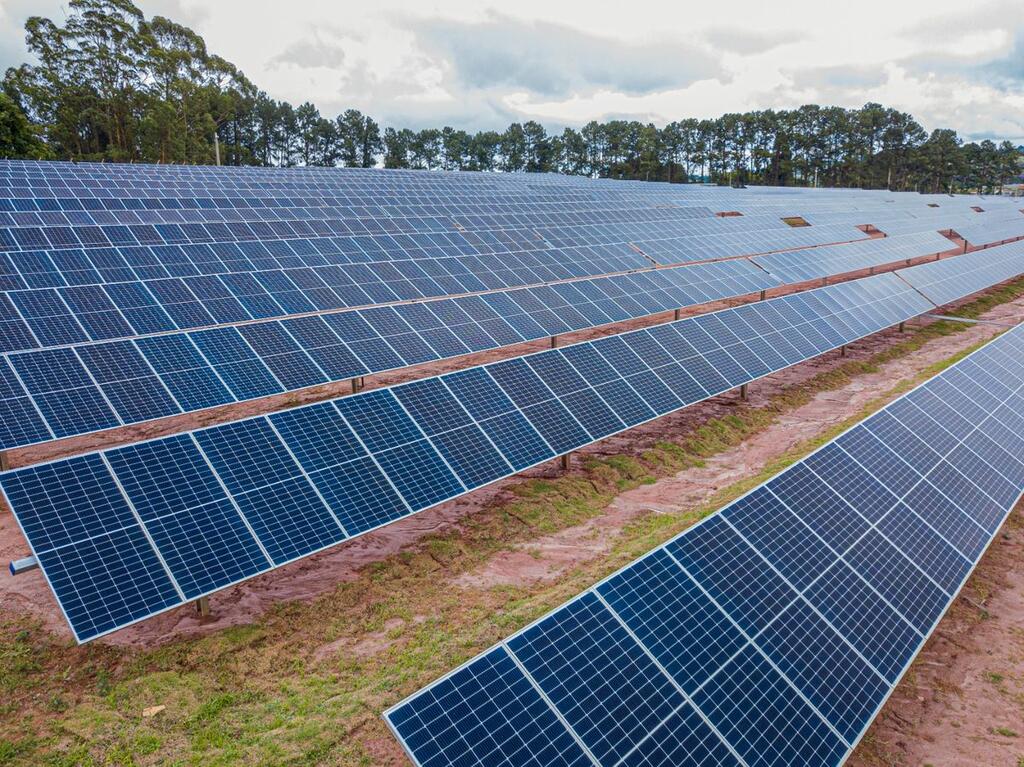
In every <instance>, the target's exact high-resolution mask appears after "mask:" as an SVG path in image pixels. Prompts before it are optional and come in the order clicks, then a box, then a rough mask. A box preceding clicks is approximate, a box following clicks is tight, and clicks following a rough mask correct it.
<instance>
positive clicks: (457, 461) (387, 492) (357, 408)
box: [0, 274, 931, 640]
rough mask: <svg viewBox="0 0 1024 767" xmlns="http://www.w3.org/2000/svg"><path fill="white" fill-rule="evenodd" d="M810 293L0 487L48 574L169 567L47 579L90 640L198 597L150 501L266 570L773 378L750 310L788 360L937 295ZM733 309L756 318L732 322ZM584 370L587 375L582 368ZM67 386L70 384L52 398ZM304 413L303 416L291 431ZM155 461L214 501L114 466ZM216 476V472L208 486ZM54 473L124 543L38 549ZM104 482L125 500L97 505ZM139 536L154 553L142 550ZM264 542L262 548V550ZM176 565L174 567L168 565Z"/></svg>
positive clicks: (898, 290) (69, 465) (865, 290)
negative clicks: (122, 513)
mask: <svg viewBox="0 0 1024 767" xmlns="http://www.w3.org/2000/svg"><path fill="white" fill-rule="evenodd" d="M812 294H813V295H822V296H828V297H829V299H830V307H826V305H825V303H824V302H821V301H817V302H815V303H814V304H813V305H812V304H808V303H807V299H806V297H804V296H801V295H793V296H786V297H782V298H778V299H772V300H769V301H763V302H759V303H757V304H751V305H748V306H744V307H739V308H738V309H730V310H724V311H721V312H717V313H714V314H709V315H703V316H699V317H693V318H689V319H685V320H680V321H678V322H675V323H671V324H668V325H664V326H661V327H659V328H655V329H651V330H646V329H645V330H639V331H634V332H631V333H626V334H623V335H620V336H613V337H609V338H605V339H601V340H598V341H595V342H592V343H587V344H581V345H579V346H577V347H571V348H568V349H565V350H562V349H553V350H549V351H546V352H541V353H538V354H534V355H530V356H527V357H524V358H515V359H510V360H505V361H502V362H496V363H493V364H490V365H485V366H482V367H479V368H471V369H469V370H466V371H461V372H457V373H451V374H446V375H442V376H438V377H435V378H429V379H424V380H421V381H415V382H412V383H409V384H403V385H400V386H396V387H392V388H390V389H381V390H376V391H371V392H366V393H364V394H359V395H354V396H351V397H345V398H342V399H339V400H336V401H329V402H323V403H319V404H316V405H311V406H307V407H304V408H299V409H295V410H291V411H287V412H283V413H276V414H273V415H270V416H264V417H257V418H250V419H246V420H242V421H237V422H233V423H229V424H225V425H222V426H215V427H211V428H207V429H201V430H199V431H195V432H191V433H190V434H188V435H182V436H178V437H173V438H168V439H159V440H154V441H150V442H143V443H139V444H138V445H133V446H131V447H129V448H114V449H111V450H107V451H103V452H102V453H98V454H90V455H89V456H87V457H79V458H70V459H65V460H62V461H59V462H56V463H54V464H43V465H41V466H36V467H29V468H26V469H19V470H16V471H12V472H8V473H5V474H3V475H0V486H2V487H3V489H4V492H5V493H6V495H7V497H8V500H9V501H10V504H11V507H12V509H13V510H14V513H15V515H16V516H17V517H18V518H19V520H21V522H22V524H23V526H24V529H25V531H26V535H27V536H28V538H29V542H30V544H32V545H33V547H36V548H35V552H36V554H37V555H38V556H39V558H40V562H41V563H42V567H43V569H44V572H48V568H59V567H62V565H60V564H58V563H57V562H56V560H58V559H61V558H62V557H65V556H66V555H67V556H70V555H71V554H72V552H73V553H74V555H75V556H84V555H85V552H84V550H83V549H82V547H83V546H86V545H87V546H88V551H89V555H90V556H94V557H118V558H123V557H128V558H131V559H133V560H139V561H149V560H148V559H147V557H149V555H150V554H151V553H154V552H155V553H156V554H155V555H157V554H158V560H159V561H161V562H163V563H165V564H166V568H165V570H164V572H163V577H162V579H157V580H159V588H154V590H152V591H150V592H146V594H147V595H148V596H147V598H145V599H141V598H139V599H134V600H133V601H131V602H130V603H129V605H127V606H125V607H124V608H123V609H122V610H120V611H119V612H117V613H116V614H115V615H107V614H106V613H103V612H102V611H100V612H97V608H95V607H94V603H93V602H92V601H89V600H96V599H98V595H97V594H92V593H90V594H89V595H84V594H83V593H81V590H82V589H84V588H85V585H84V583H74V584H72V583H70V582H69V583H68V584H66V585H65V584H64V583H63V582H62V581H51V583H52V585H53V586H54V589H55V593H56V594H57V596H58V599H59V600H60V601H61V602H62V603H66V606H67V612H68V615H69V618H70V619H71V621H72V626H73V628H74V630H75V632H76V636H77V637H78V638H79V640H86V639H90V638H93V637H95V636H98V635H100V634H103V633H106V632H107V631H110V630H113V629H115V628H117V627H119V626H121V625H124V624H125V623H129V622H132V621H134V620H138V619H140V618H142V617H145V616H146V615H149V614H152V613H153V612H158V611H160V610H162V609H165V608H166V607H167V606H168V602H167V599H168V593H169V591H168V589H169V588H170V589H171V590H173V591H174V592H175V593H177V594H179V596H180V598H179V600H178V602H181V601H184V600H185V599H191V598H194V596H195V594H194V593H193V592H192V591H190V590H188V589H186V588H185V586H184V585H183V582H182V579H185V581H186V582H191V581H190V579H192V580H194V579H195V575H194V571H195V570H196V568H198V567H200V564H201V563H200V559H199V558H198V555H196V558H194V559H189V558H187V557H185V552H179V553H176V554H175V556H171V555H170V554H167V553H165V552H163V549H162V547H161V544H160V542H159V541H158V540H157V536H156V535H155V534H154V533H153V532H152V531H151V530H150V529H149V528H150V525H149V521H150V518H149V517H150V512H149V511H147V510H144V507H145V508H146V509H148V508H149V507H152V508H154V509H156V511H153V512H152V518H153V519H159V520H160V523H161V524H165V523H167V524H169V523H170V521H171V520H170V519H169V517H174V519H173V521H174V523H175V524H178V525H181V526H182V530H181V532H180V534H177V533H176V534H175V536H173V540H174V541H179V540H180V539H181V536H183V535H184V536H185V537H195V538H197V539H202V541H203V544H202V545H203V546H206V547H211V548H212V549H214V551H207V552H206V553H205V554H204V555H203V556H204V557H211V556H212V557H214V558H215V559H217V560H218V561H220V562H222V563H224V566H223V569H224V572H226V573H227V572H236V570H237V566H236V565H234V564H232V565H231V566H230V567H229V566H228V564H229V563H233V562H235V560H236V559H237V557H239V556H243V557H244V561H245V563H246V565H245V566H246V568H250V569H251V568H257V570H252V572H255V571H262V570H265V569H270V568H271V567H274V566H279V565H281V564H283V563H284V562H286V561H289V560H290V559H293V558H295V557H297V556H304V555H306V554H309V553H312V552H313V551H316V550H319V549H320V548H323V547H324V546H327V545H331V544H332V543H335V542H337V541H340V540H343V539H345V538H347V537H351V536H353V535H357V534H360V533H363V532H366V531H367V530H370V529H372V528H374V527H377V526H379V525H382V524H386V523H388V522H390V521H394V520H395V519H398V518H400V517H402V516H406V515H408V514H410V513H413V512H416V511H419V510H421V509H424V508H427V507H429V506H432V505H434V504H436V503H439V502H441V501H443V500H446V499H448V498H451V497H454V496H457V495H460V494H462V493H464V492H466V491H467V490H469V489H472V488H474V487H479V486H480V485H482V484H486V483H487V482H490V481H492V480H494V479H497V478H499V477H502V476H508V475H510V474H512V473H514V472H515V471H519V470H521V469H522V468H524V467H526V466H529V465H533V464H534V463H537V462H539V461H543V460H547V459H550V458H552V457H554V456H555V455H558V454H560V453H565V452H567V451H570V450H573V449H576V448H579V447H581V446H583V445H586V444H589V443H591V442H593V441H595V440H598V439H601V438H603V437H605V436H607V435H609V434H612V433H615V432H617V431H621V430H622V429H624V428H627V426H629V425H633V424H635V423H638V422H640V420H643V419H648V418H652V417H656V416H658V415H663V414H665V413H667V412H670V411H672V410H675V409H677V408H679V407H683V406H685V405H686V404H689V403H692V402H695V401H697V400H700V399H704V398H706V397H709V396H712V395H714V394H717V393H719V392H722V391H724V390H726V389H728V388H730V387H732V386H735V385H738V384H739V383H743V382H747V381H749V380H752V379H753V378H756V377H758V376H760V375H763V374H764V373H766V372H770V370H771V369H774V368H772V367H770V366H769V365H767V364H766V363H763V362H760V361H759V358H758V356H757V355H756V353H755V352H753V350H752V349H751V348H750V347H748V346H747V344H746V340H745V339H746V338H751V339H752V338H755V337H757V331H755V330H754V326H757V325H759V324H761V323H759V322H758V320H759V319H761V320H763V324H765V325H766V326H771V327H772V328H773V332H776V333H780V334H783V335H784V336H785V337H789V338H794V339H796V338H798V337H800V338H803V339H804V342H805V343H804V344H802V345H801V346H803V347H805V348H806V353H795V354H794V356H793V357H792V358H785V359H781V358H780V360H779V364H781V365H783V366H784V365H788V364H792V363H793V362H796V361H798V360H799V359H804V358H807V357H810V356H814V355H816V354H820V353H821V352H823V351H825V350H827V349H829V348H834V345H836V344H841V343H846V342H848V341H852V340H853V339H854V338H856V337H860V336H861V335H863V332H872V330H879V329H882V328H884V327H887V326H889V325H892V324H893V323H894V322H898V321H899V320H901V319H905V318H907V317H910V316H913V315H916V314H919V313H921V312H922V311H926V310H927V309H928V308H930V306H931V305H930V304H929V303H928V302H927V301H925V300H924V299H923V298H921V296H920V295H919V294H917V293H916V292H915V291H914V290H912V289H910V288H909V287H907V286H906V284H905V283H903V282H902V281H901V280H899V278H897V277H895V276H894V275H892V274H885V275H879V276H876V277H873V278H868V279H866V280H860V281H855V282H849V283H844V284H840V285H834V286H830V287H827V288H821V289H819V290H818V291H813V292H812ZM787 308H788V309H792V312H787V311H786V309H787ZM787 315H788V317H787ZM742 317H749V318H750V322H748V321H746V320H741V322H740V323H739V324H738V323H736V322H733V320H734V319H736V318H742ZM844 317H848V318H857V320H858V324H859V326H860V328H861V329H860V330H858V331H856V332H854V331H852V330H849V329H848V328H849V325H844V327H846V328H847V330H844V331H843V333H841V334H838V333H837V335H836V337H835V338H834V339H829V338H826V337H825V336H824V335H822V334H821V333H820V332H818V331H814V328H815V327H817V326H820V327H827V326H830V323H831V322H832V321H833V320H836V321H839V320H842V319H843V318H844ZM730 326H731V327H734V328H736V332H733V333H732V335H731V337H725V336H724V335H723V336H722V337H721V338H720V339H717V340H716V338H715V335H716V334H717V333H718V332H719V329H720V328H723V327H730ZM812 331H813V332H812ZM698 332H699V333H702V334H703V335H704V337H705V339H706V340H705V341H702V342H701V343H702V344H704V345H705V350H704V351H702V352H698V351H697V348H695V347H694V346H693V345H692V344H690V343H689V342H687V341H686V337H687V336H689V337H694V338H696V333H698ZM720 343H721V344H722V345H720ZM725 359H729V360H731V364H730V367H729V373H728V377H726V376H724V375H722V374H719V373H718V372H717V368H719V367H721V366H722V363H723V361H724V360H725ZM225 360H227V357H225ZM242 361H244V360H242ZM577 364H578V365H579V367H577V366H576V365H577ZM592 375H593V376H596V378H594V379H590V378H589V376H592ZM72 383H75V382H74V381H73V380H71V379H69V382H68V383H67V384H65V391H64V392H62V396H65V395H66V391H69V390H70V386H71V384H72ZM613 385H614V386H613ZM605 393H608V395H609V396H608V397H607V398H606V397H605ZM613 395H614V396H613ZM100 414H101V413H100V412H97V416H99V415H100ZM299 419H308V420H307V421H306V422H305V423H302V424H300V423H299ZM638 419H639V420H638ZM144 451H156V453H158V454H159V456H160V458H159V460H158V461H157V459H156V458H154V457H152V455H154V454H156V453H150V454H148V455H147V454H145V453H144ZM151 463H160V464H168V463H170V464H174V463H177V464H181V465H188V466H194V467H198V469H197V470H196V472H195V476H196V481H197V482H202V483H203V485H204V487H206V486H207V485H209V486H210V487H212V488H213V489H214V490H217V491H218V494H217V495H216V496H215V497H212V498H210V499H209V500H204V501H202V502H200V501H199V500H196V501H195V503H190V504H189V505H188V506H187V508H184V509H182V508H180V507H179V506H177V505H175V504H174V503H171V502H170V501H168V500H166V499H164V498H163V495H164V494H165V493H169V494H171V495H172V496H173V497H174V498H178V497H179V496H180V495H181V493H183V492H184V490H183V488H181V487H179V484H180V482H184V481H185V480H184V479H181V480H180V482H179V480H174V481H159V480H154V481H152V482H148V483H143V482H137V483H134V484H136V485H138V486H139V487H142V488H145V492H146V493H147V497H146V498H145V499H139V498H134V497H132V491H131V490H130V486H132V485H133V482H134V479H133V478H132V479H126V478H125V477H123V476H122V475H123V474H125V473H126V472H128V473H131V474H132V475H133V477H134V475H135V474H137V473H139V472H146V471H150V469H149V464H151ZM53 466H59V467H60V469H59V471H60V472H61V474H60V478H59V479H58V478H53V479H46V480H43V479H42V476H43V475H44V474H46V475H49V474H52V472H54V471H55V470H54V469H53V468H52V467H53ZM83 472H84V475H83ZM186 476H187V474H186ZM209 476H213V477H216V478H217V482H216V483H210V482H209V480H208V477H209ZM53 482H59V483H60V484H61V485H67V486H74V487H76V488H77V490H76V492H80V493H82V494H84V496H85V497H88V498H92V497H93V496H96V501H103V502H104V503H106V504H108V505H110V506H112V507H117V508H124V507H127V508H128V509H129V510H130V512H131V514H130V516H131V520H129V519H128V517H125V522H126V523H127V525H126V528H130V530H128V532H126V533H125V535H127V536H128V538H127V540H120V539H119V540H117V541H114V540H106V539H104V540H103V541H100V540H98V539H90V540H89V541H88V543H86V542H85V541H80V540H77V539H76V540H73V541H70V542H69V543H68V544H67V545H66V546H65V547H62V548H59V549H52V548H48V541H47V539H46V537H45V536H46V531H47V530H48V528H49V527H50V526H52V525H65V524H66V523H65V522H64V521H62V513H63V512H62V506H61V503H62V501H61V500H60V498H59V495H60V494H61V493H64V492H66V491H68V492H70V491H69V490H66V488H65V487H63V486H62V487H60V488H58V487H51V485H52V484H53ZM214 484H215V486H214ZM189 492H192V493H193V495H197V497H198V494H197V493H196V492H195V491H192V490H189ZM110 493H114V494H115V496H117V497H116V498H111V499H107V498H106V496H107V495H108V494H110ZM202 497H204V498H205V496H202ZM207 507H209V508H210V509H211V510H212V512H214V513H216V514H217V515H224V514H228V515H230V514H234V515H235V517H236V518H237V519H234V518H233V519H234V522H235V524H236V532H237V536H238V537H237V540H236V539H235V538H232V539H228V540H225V541H221V540H218V539H217V538H216V537H215V536H212V535H211V533H210V531H211V530H214V529H216V527H217V526H218V525H219V524H220V522H219V521H217V520H211V519H209V518H208V517H207V516H206V512H205V509H206V508H207ZM50 509H53V511H49V510H50ZM69 513H72V514H76V513H79V511H78V510H72V511H70V512H69ZM120 527H125V525H121V526H120ZM120 527H119V529H120ZM38 531H42V532H38ZM129 533H130V535H129ZM170 540H171V538H168V541H170ZM151 541H152V543H150V542H151ZM143 543H145V544H146V545H149V546H150V547H151V551H150V552H147V551H146V550H145V549H144V547H143V548H140V547H142V546H143ZM197 545H198V544H197ZM222 549H223V550H222ZM256 550H259V552H260V554H261V555H262V559H261V558H260V557H257V556H255V554H254V553H253V552H254V551H256ZM175 557H178V559H176V558H175ZM179 560H180V568H181V571H179V569H178V567H179V565H175V562H178V561H179ZM238 566H240V565H238ZM250 569H247V570H246V572H250ZM153 577H154V578H156V576H155V575H154V576H153ZM204 582H205V581H204ZM229 582H230V581H229ZM224 585H226V583H225V584H224ZM118 588H120V586H119V584H118V583H117V582H116V581H114V582H110V581H108V580H107V579H106V577H105V575H104V573H103V572H100V571H95V572H91V573H90V580H89V589H90V592H91V591H93V590H94V591H96V592H100V593H103V592H106V591H109V590H111V589H113V590H117V589H118ZM211 590H212V589H211Z"/></svg>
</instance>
